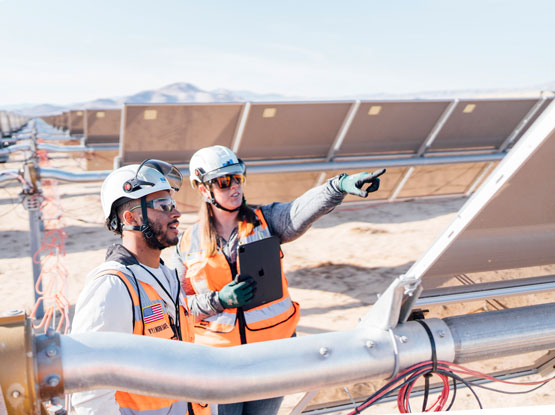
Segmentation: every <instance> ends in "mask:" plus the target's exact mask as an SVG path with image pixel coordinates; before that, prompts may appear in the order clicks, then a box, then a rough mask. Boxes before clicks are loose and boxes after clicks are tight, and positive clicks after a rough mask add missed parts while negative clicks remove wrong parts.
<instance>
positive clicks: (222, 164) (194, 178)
mask: <svg viewBox="0 0 555 415" xmlns="http://www.w3.org/2000/svg"><path fill="white" fill-rule="evenodd" d="M245 171H246V168H245V163H243V161H242V160H241V159H239V158H237V156H236V155H235V153H234V152H233V151H231V150H230V149H229V148H227V147H224V146H211V147H205V148H201V149H200V150H198V151H197V152H196V153H195V154H193V156H192V157H191V160H190V161H189V179H190V180H191V186H193V187H195V186H194V183H195V182H198V183H206V182H208V181H209V180H212V179H215V178H216V177H221V176H225V175H228V174H245Z"/></svg>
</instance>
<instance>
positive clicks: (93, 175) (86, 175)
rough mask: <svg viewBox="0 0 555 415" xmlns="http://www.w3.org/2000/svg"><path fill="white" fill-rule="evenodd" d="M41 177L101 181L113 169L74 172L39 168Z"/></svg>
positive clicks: (59, 179) (75, 181) (71, 180)
mask: <svg viewBox="0 0 555 415" xmlns="http://www.w3.org/2000/svg"><path fill="white" fill-rule="evenodd" d="M37 170H38V173H39V177H40V178H41V179H52V180H58V181H61V182H73V183H86V182H101V181H103V180H104V179H105V178H106V177H108V175H109V174H110V172H111V170H96V171H88V172H82V173H73V172H69V171H64V170H60V169H46V168H42V167H41V168H39V169H37Z"/></svg>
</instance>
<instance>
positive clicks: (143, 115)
mask: <svg viewBox="0 0 555 415" xmlns="http://www.w3.org/2000/svg"><path fill="white" fill-rule="evenodd" d="M241 108H242V105H241V104H188V105H125V106H124V109H123V121H122V123H123V126H122V137H121V156H122V162H123V164H131V163H140V162H142V161H143V160H144V159H145V158H147V157H150V158H158V159H162V160H166V161H168V162H171V163H177V164H183V163H187V162H188V161H189V159H190V157H191V155H192V154H193V153H194V152H195V151H196V150H198V149H199V148H202V147H206V146H211V145H215V144H221V145H224V146H226V147H231V145H232V140H233V138H234V136H235V131H236V127H237V123H238V119H239V115H240V113H241Z"/></svg>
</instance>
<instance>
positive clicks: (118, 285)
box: [72, 160, 210, 415]
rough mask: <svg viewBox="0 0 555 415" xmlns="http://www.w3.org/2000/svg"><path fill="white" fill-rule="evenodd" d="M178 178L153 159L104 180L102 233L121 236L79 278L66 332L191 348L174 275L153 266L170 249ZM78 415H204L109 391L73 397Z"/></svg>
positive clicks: (193, 408) (186, 406)
mask: <svg viewBox="0 0 555 415" xmlns="http://www.w3.org/2000/svg"><path fill="white" fill-rule="evenodd" d="M181 182H182V176H181V173H180V172H179V170H178V169H177V168H175V167H174V166H173V165H171V164H168V163H166V162H163V161H160V160H145V161H144V162H143V163H142V164H140V165H136V164H135V165H130V166H125V167H121V168H119V169H117V170H115V171H113V172H112V173H110V175H109V176H108V177H107V178H106V180H104V183H103V184H102V188H101V192H100V196H101V202H102V209H103V211H104V218H105V219H106V226H107V228H108V229H109V230H111V231H113V232H114V233H116V234H117V235H120V236H121V244H114V245H112V246H110V247H109V248H108V251H107V254H106V262H104V263H103V264H102V265H100V266H98V267H96V268H95V269H94V270H93V271H91V272H90V273H89V275H88V276H87V281H86V285H85V287H84V288H83V291H82V292H81V294H80V296H79V299H78V300H77V305H76V309H75V317H74V319H73V328H72V333H80V332H90V331H108V332H121V333H129V334H136V335H143V336H153V337H159V338H164V339H172V340H178V341H187V342H192V341H194V331H193V320H192V317H191V313H190V311H189V307H188V304H187V299H186V297H185V295H184V293H183V290H182V289H181V285H180V282H179V278H178V276H177V274H176V272H175V270H173V269H170V268H168V267H166V266H165V265H164V263H163V261H162V260H161V259H160V254H161V252H162V249H164V248H167V247H169V246H174V245H176V244H177V242H178V230H177V227H178V225H179V220H178V219H179V217H180V216H181V213H179V211H178V210H177V209H176V207H175V201H174V200H173V198H172V193H173V192H174V191H178V190H179V188H180V186H181ZM72 405H73V407H74V410H75V412H76V413H77V414H78V415H120V414H125V415H139V414H142V415H144V414H147V413H148V415H162V414H164V415H185V414H187V415H193V414H196V415H198V414H202V415H207V414H210V407H209V406H208V405H202V404H196V403H189V402H184V401H177V400H173V399H165V398H156V397H152V396H145V395H138V394H133V393H128V392H123V391H116V390H100V391H90V392H80V393H75V394H73V396H72Z"/></svg>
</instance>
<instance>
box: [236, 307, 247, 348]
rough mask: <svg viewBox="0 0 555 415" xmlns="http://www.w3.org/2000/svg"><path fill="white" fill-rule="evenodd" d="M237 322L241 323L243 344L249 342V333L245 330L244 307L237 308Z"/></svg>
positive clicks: (240, 331)
mask: <svg viewBox="0 0 555 415" xmlns="http://www.w3.org/2000/svg"><path fill="white" fill-rule="evenodd" d="M237 322H238V323H239V336H240V337H241V344H247V333H246V332H245V326H246V325H247V323H246V321H245V312H244V311H243V308H242V307H239V308H238V309H237Z"/></svg>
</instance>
